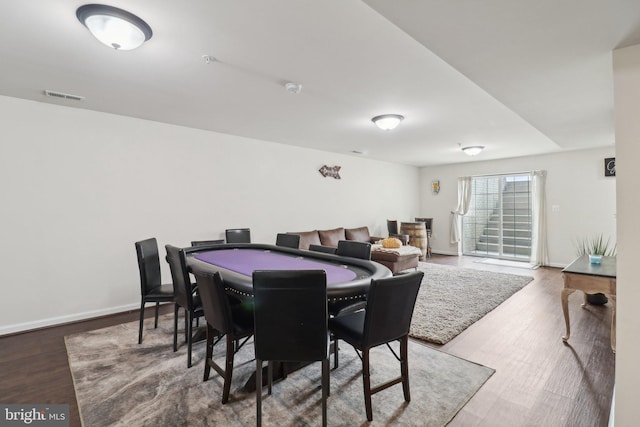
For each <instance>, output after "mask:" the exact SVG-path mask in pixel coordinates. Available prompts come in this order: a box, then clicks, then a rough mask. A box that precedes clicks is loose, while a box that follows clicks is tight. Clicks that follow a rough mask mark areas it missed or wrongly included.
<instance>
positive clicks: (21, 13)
mask: <svg viewBox="0 0 640 427" xmlns="http://www.w3.org/2000/svg"><path fill="white" fill-rule="evenodd" d="M83 4H85V2H82V1H70V0H2V1H0V39H1V40H2V43H1V44H0V94H2V95H7V96H13V97H18V98H25V99H31V100H36V101H41V102H47V103H52V104H60V105H68V106H71V107H77V108H86V109H90V110H96V111H103V112H108V113H113V114H120V115H125V116H131V117H139V118H142V119H148V120H154V121H159V122H165V123H172V124H177V125H182V126H189V127H194V128H199V129H208V130H213V131H217V132H223V133H228V134H233V135H241V136H246V137H251V138H258V139H262V140H267V141H274V142H280V143H283V144H290V145H297V146H302V147H310V148H316V149H320V150H326V151H335V152H339V153H346V154H350V153H351V152H352V150H356V151H362V152H365V153H366V154H364V155H365V156H367V157H370V158H374V159H381V160H387V161H392V162H397V163H404V164H409V165H416V166H426V165H436V164H446V163H458V162H465V161H472V160H487V159H499V158H507V157H516V156H522V155H533V154H540V153H549V152H555V151H561V150H574V149H580V148H589V147H598V146H607V145H612V144H613V143H614V124H613V87H612V86H613V81H612V69H611V51H612V50H613V49H615V48H617V47H622V46H628V45H632V44H637V43H640V1H638V0H560V1H559V0H536V1H527V2H525V1H514V0H393V1H391V0H364V1H361V0H322V1H317V0H315V1H314V0H269V1H264V0H235V1H234V0H190V1H188V2H178V1H175V0H137V1H125V0H110V1H109V2H108V3H107V4H109V5H112V6H116V7H121V8H123V9H126V10H128V11H129V12H132V13H134V14H136V15H138V16H140V17H141V18H142V19H144V20H145V21H146V22H147V23H149V25H150V26H151V27H152V29H153V32H154V34H153V37H152V38H151V39H150V40H149V41H148V42H146V43H145V44H144V45H143V46H142V47H140V48H139V49H136V50H132V51H120V52H118V51H114V50H112V49H110V48H108V47H106V46H104V45H102V44H101V43H100V42H98V41H97V40H96V39H94V38H93V37H92V36H91V35H90V33H89V32H88V31H87V30H86V28H85V27H84V26H82V25H81V24H80V23H79V22H78V20H77V18H76V16H75V11H76V9H77V8H78V7H79V6H81V5H83ZM203 55H211V56H213V57H215V58H216V61H214V62H213V63H211V64H206V63H205V62H204V61H203V60H202V56H203ZM287 81H294V82H298V83H301V84H302V85H303V88H302V92H301V93H300V94H299V95H293V94H290V93H288V92H287V91H286V90H285V89H284V84H285V83H286V82H287ZM45 89H48V90H54V91H59V92H65V93H71V94H75V95H81V96H84V97H85V99H84V100H82V101H70V100H59V99H54V98H48V97H45V96H44V93H43V92H44V90H45ZM385 113H396V114H402V115H404V116H405V117H406V118H405V120H404V121H403V122H402V124H401V125H400V126H399V127H398V128H397V129H396V130H394V131H386V132H385V131H381V130H379V129H377V128H376V127H375V126H374V125H373V124H372V123H371V120H370V119H371V117H373V116H376V115H379V114H385ZM460 145H462V146H466V145H484V146H486V150H485V151H484V152H483V153H482V154H480V155H479V156H477V157H475V158H470V157H467V156H465V155H464V154H463V153H462V152H461V151H460Z"/></svg>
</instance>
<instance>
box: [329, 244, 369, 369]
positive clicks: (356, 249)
mask: <svg viewBox="0 0 640 427" xmlns="http://www.w3.org/2000/svg"><path fill="white" fill-rule="evenodd" d="M336 255H338V256H348V257H351V258H359V259H365V260H371V243H368V242H359V241H356V240H340V241H338V248H337V249H336ZM366 305H367V302H366V301H355V302H354V301H350V300H347V301H334V302H331V303H329V313H330V314H331V315H332V316H342V315H344V314H347V313H351V312H354V311H358V310H362V309H363V308H364V307H365V306H366ZM335 345H336V346H337V343H336V344H335ZM337 367H338V352H337V349H336V352H335V356H334V368H337Z"/></svg>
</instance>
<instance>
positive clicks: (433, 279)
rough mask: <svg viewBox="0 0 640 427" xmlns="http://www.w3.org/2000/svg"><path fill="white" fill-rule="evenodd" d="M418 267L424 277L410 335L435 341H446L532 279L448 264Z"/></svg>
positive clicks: (423, 264)
mask: <svg viewBox="0 0 640 427" xmlns="http://www.w3.org/2000/svg"><path fill="white" fill-rule="evenodd" d="M418 268H419V270H421V271H424V278H423V279H422V285H421V286H420V292H419V293H418V300H417V301H416V307H415V310H414V312H413V318H412V320H411V332H410V335H411V336H412V337H414V338H418V339H421V340H425V341H429V342H433V343H436V344H446V343H447V342H449V341H450V340H452V339H453V338H454V337H455V336H456V335H458V334H459V333H461V332H462V331H464V330H465V329H467V328H468V327H469V326H471V325H472V324H473V323H475V322H477V321H478V320H479V319H480V318H482V317H483V316H484V315H485V314H487V313H488V312H490V311H491V310H493V309H494V308H496V307H497V306H499V305H500V304H501V303H502V302H503V301H504V300H506V299H507V298H509V297H510V296H511V295H513V294H514V293H516V292H517V291H519V290H520V289H522V288H523V287H524V286H525V285H526V284H527V283H529V282H531V281H532V280H533V277H530V276H518V275H515V274H506V273H494V272H490V271H483V270H473V269H470V268H459V267H453V266H448V265H438V264H428V263H420V266H419V267H418Z"/></svg>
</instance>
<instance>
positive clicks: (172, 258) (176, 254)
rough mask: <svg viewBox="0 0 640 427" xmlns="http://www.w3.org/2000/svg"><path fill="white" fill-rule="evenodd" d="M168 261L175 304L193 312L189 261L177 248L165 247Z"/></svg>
mask: <svg viewBox="0 0 640 427" xmlns="http://www.w3.org/2000/svg"><path fill="white" fill-rule="evenodd" d="M165 249H166V250H167V261H168V262H169V268H170V269H171V277H172V278H173V293H174V295H175V302H176V303H177V304H179V305H180V306H182V307H184V308H186V309H187V310H191V309H192V308H193V294H192V292H191V279H190V278H189V270H187V259H186V256H185V254H184V252H183V251H182V250H181V249H180V248H178V247H175V246H172V245H165Z"/></svg>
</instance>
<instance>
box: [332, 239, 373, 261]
mask: <svg viewBox="0 0 640 427" xmlns="http://www.w3.org/2000/svg"><path fill="white" fill-rule="evenodd" d="M336 255H338V256H348V257H352V258H359V259H366V260H371V243H368V242H359V241H357V240H340V241H338V249H336Z"/></svg>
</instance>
